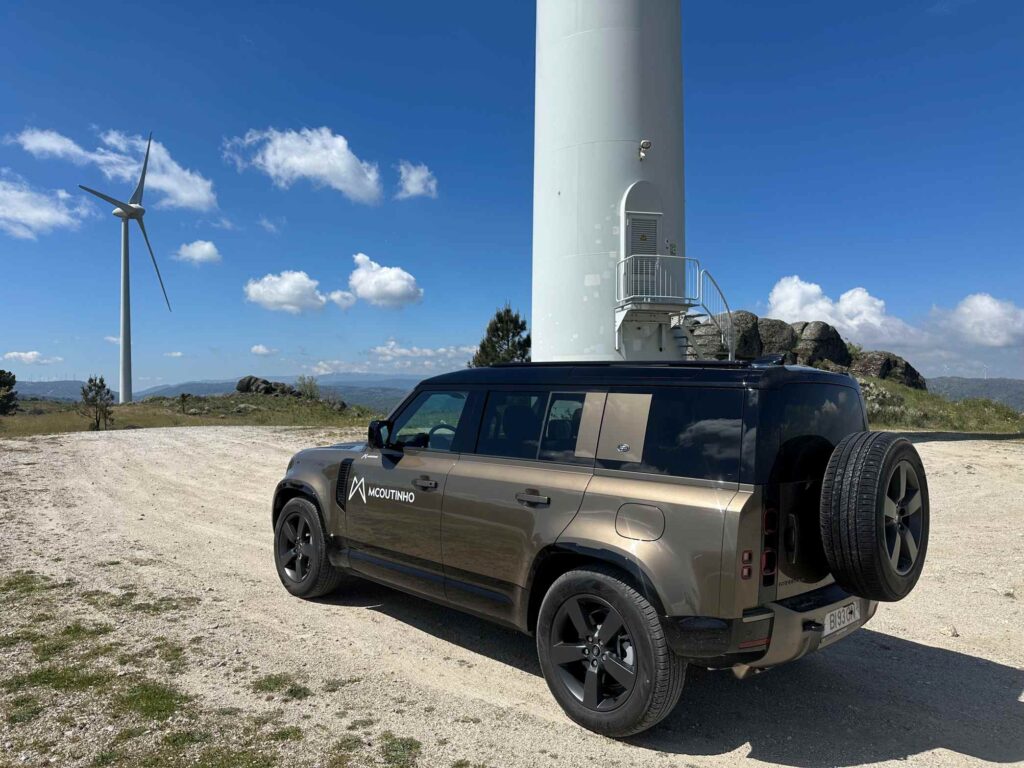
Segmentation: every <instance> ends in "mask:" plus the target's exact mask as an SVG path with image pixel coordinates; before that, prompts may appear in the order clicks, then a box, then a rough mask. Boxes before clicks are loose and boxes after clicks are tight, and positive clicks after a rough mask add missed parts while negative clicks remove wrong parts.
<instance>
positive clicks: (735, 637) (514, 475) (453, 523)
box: [273, 360, 928, 736]
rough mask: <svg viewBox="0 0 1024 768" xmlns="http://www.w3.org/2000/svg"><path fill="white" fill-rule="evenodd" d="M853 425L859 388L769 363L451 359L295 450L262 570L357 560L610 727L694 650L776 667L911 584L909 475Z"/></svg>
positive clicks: (321, 576) (897, 443)
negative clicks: (379, 416) (448, 614)
mask: <svg viewBox="0 0 1024 768" xmlns="http://www.w3.org/2000/svg"><path fill="white" fill-rule="evenodd" d="M866 430H867V422H866V418H865V412H864V406H863V402H862V399H861V395H860V390H859V388H858V386H857V383H856V381H855V380H854V379H852V378H850V377H848V376H844V375H839V374H834V373H827V372H824V371H819V370H815V369H811V368H803V367H790V366H783V365H781V364H779V362H778V360H770V361H764V362H755V363H753V364H751V363H715V362H707V361H702V362H699V363H674V364H654V363H652V364H610V363H582V364H559V365H553V364H525V365H509V366H498V367H493V368H476V369H468V370H463V371H457V372H454V373H448V374H444V375H442V376H437V377H435V378H432V379H428V380H426V381H424V382H423V383H422V384H420V385H419V386H418V387H417V388H416V389H415V391H413V392H412V394H410V395H409V396H408V397H407V398H406V399H405V401H404V402H403V403H402V404H401V405H399V406H398V407H397V408H396V409H395V410H394V412H393V413H392V414H391V416H390V417H389V418H388V419H387V420H385V421H376V422H373V423H372V424H370V427H369V436H368V440H367V442H366V443H359V444H347V445H335V446H331V447H328V448H314V449H310V450H306V451H302V452H300V453H298V454H296V455H295V457H294V458H292V460H291V462H290V463H289V465H288V471H287V474H286V476H285V479H284V480H282V481H281V483H280V484H279V485H278V487H277V490H276V492H275V494H274V502H273V526H274V536H275V547H274V554H275V561H276V564H277V570H278V573H279V574H280V577H281V581H282V582H283V583H284V585H285V587H286V588H287V589H288V590H289V592H291V593H292V594H294V595H297V596H299V597H306V598H311V597H317V596H320V595H324V594H326V593H328V592H330V591H332V590H334V589H336V588H337V587H338V586H339V584H340V583H341V580H342V578H343V574H355V575H358V576H363V577H366V578H369V579H373V580H375V581H379V582H381V583H384V584H388V585H390V586H393V587H397V588H398V589H402V590H405V591H407V592H411V593H413V594H416V595H421V596H423V597H426V598H429V599H431V600H435V601H437V602H440V603H444V604H446V605H450V606H453V607H456V608H459V609H461V610H464V611H469V612H471V613H474V614H476V615H478V616H482V617H485V618H487V619H491V620H493V621H497V622H500V623H502V624H506V625H509V626H512V627H515V628H516V629H519V630H521V631H523V632H527V633H531V634H533V635H535V636H536V639H537V651H538V654H539V656H540V664H541V668H542V669H543V672H544V677H545V679H546V680H547V682H548V686H549V687H550V689H551V692H552V694H553V695H554V696H555V698H556V699H557V700H558V702H559V703H560V704H561V705H562V707H563V708H564V709H565V711H566V713H567V714H568V715H569V716H570V717H571V718H572V719H574V720H575V721H577V722H578V723H580V724H582V725H584V726H585V727H587V728H590V729H592V730H594V731H598V732H600V733H604V734H607V735H609V736H626V735H629V734H633V733H637V732H639V731H641V730H644V729H646V728H649V727H651V726H652V725H654V724H655V723H657V722H658V721H659V720H661V719H662V718H663V717H664V716H665V715H667V714H668V713H669V712H670V711H671V709H672V707H673V706H674V705H675V703H676V702H677V700H678V698H679V695H680V692H681V690H682V686H683V676H684V672H685V669H686V665H687V664H698V665H701V666H707V667H734V668H735V669H736V670H737V671H738V672H740V673H743V672H747V671H750V670H754V669H763V668H767V667H771V666H775V665H777V664H780V663H782V662H785V661H790V660H792V659H795V658H798V657H800V656H803V655H804V654H806V653H808V652H809V651H813V650H816V649H817V648H820V647H824V646H826V645H829V644H831V643H833V642H835V641H836V640H838V639H840V638H842V637H844V636H846V635H848V634H849V633H850V632H851V631H853V630H854V629H855V628H856V627H859V626H861V625H862V624H864V622H866V621H867V620H868V619H869V618H870V617H871V616H872V615H873V614H874V612H875V610H876V608H877V605H878V603H877V601H880V600H881V601H886V600H887V601H892V600H899V599H901V598H903V597H905V596H906V595H907V594H908V593H909V592H910V590H911V589H912V588H913V587H914V584H915V583H916V581H917V579H918V576H919V575H920V573H921V568H922V566H923V563H924V558H925V549H926V547H927V542H928V487H927V484H926V481H925V473H924V468H923V467H922V465H921V461H920V459H919V457H918V455H917V452H916V451H915V450H914V448H913V446H912V445H911V444H910V443H909V442H907V441H906V440H905V439H903V438H900V437H898V436H897V435H894V434H890V433H883V432H868V431H866Z"/></svg>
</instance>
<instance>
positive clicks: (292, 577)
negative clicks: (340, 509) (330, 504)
mask: <svg viewBox="0 0 1024 768" xmlns="http://www.w3.org/2000/svg"><path fill="white" fill-rule="evenodd" d="M274 563H275V564H276V565H277V575H278V577H280V579H281V583H282V584H284V587H285V589H287V590H288V591H289V592H291V593H292V594H293V595H295V596H296V597H304V598H312V597H321V596H323V595H326V594H328V593H330V592H333V591H334V590H336V589H337V588H338V585H339V584H340V583H341V581H342V578H343V577H342V574H341V573H340V572H339V571H338V570H337V569H336V568H334V566H332V565H331V563H330V561H329V560H328V559H327V537H326V536H325V535H324V527H323V524H322V523H321V522H320V514H319V513H318V512H317V509H316V507H315V506H313V504H312V502H310V501H308V500H307V499H303V498H294V499H290V500H289V501H288V502H287V503H286V504H285V505H284V508H283V509H282V510H281V513H280V515H278V518H277V524H276V525H275V526H274Z"/></svg>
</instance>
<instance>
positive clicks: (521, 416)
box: [476, 392, 548, 459]
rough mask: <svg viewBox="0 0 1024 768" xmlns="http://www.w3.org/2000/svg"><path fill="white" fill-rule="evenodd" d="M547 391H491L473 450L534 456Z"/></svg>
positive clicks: (538, 439) (528, 457)
mask: <svg viewBox="0 0 1024 768" xmlns="http://www.w3.org/2000/svg"><path fill="white" fill-rule="evenodd" d="M547 402H548V393H547V392H491V393H490V394H488V395H487V405H486V406H485V408H484V418H483V422H482V423H481V425H480V440H479V441H478V442H477V448H476V452H477V453H482V454H485V455H487V456H506V457H508V458H511V459H536V458H537V449H538V447H539V445H540V433H541V427H542V425H543V424H544V408H545V406H546V405H547Z"/></svg>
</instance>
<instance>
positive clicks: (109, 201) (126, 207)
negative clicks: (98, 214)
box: [78, 184, 131, 211]
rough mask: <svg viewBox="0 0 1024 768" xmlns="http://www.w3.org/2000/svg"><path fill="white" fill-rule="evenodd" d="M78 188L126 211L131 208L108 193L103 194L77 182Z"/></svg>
mask: <svg viewBox="0 0 1024 768" xmlns="http://www.w3.org/2000/svg"><path fill="white" fill-rule="evenodd" d="M78 186H79V188H81V189H84V190H85V191H86V192H88V193H89V194H90V195H96V197H98V198H99V199H100V200H106V201H107V202H108V203H110V204H111V205H116V206H117V207H118V208H123V209H124V210H126V211H129V210H131V206H130V205H128V203H122V202H121V201H120V200H115V199H114V198H112V197H111V196H110V195H104V194H103V193H102V192H97V191H96V190H95V189H89V188H88V187H86V186H84V185H82V184H79V185H78Z"/></svg>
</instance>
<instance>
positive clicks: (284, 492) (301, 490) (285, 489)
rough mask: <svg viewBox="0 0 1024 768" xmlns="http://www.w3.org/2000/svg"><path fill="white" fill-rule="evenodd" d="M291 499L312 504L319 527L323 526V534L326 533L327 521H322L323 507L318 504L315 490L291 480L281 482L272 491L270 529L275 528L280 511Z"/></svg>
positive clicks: (308, 485)
mask: <svg viewBox="0 0 1024 768" xmlns="http://www.w3.org/2000/svg"><path fill="white" fill-rule="evenodd" d="M292 499H305V500H306V501H308V502H309V503H310V504H312V505H313V507H314V508H315V509H316V513H317V515H318V516H319V517H320V525H322V526H323V529H324V532H325V533H326V532H327V521H326V520H325V519H324V510H323V505H322V504H321V503H320V497H319V496H318V495H317V492H316V490H315V489H314V488H313V486H311V485H310V484H309V483H304V482H302V481H301V480H291V479H285V480H282V481H281V482H280V483H278V484H277V489H276V490H275V491H274V504H273V512H272V513H271V518H270V526H271V528H272V529H276V528H277V519H278V518H279V517H280V516H281V510H282V509H284V505H285V504H287V503H288V502H289V501H291V500H292Z"/></svg>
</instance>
